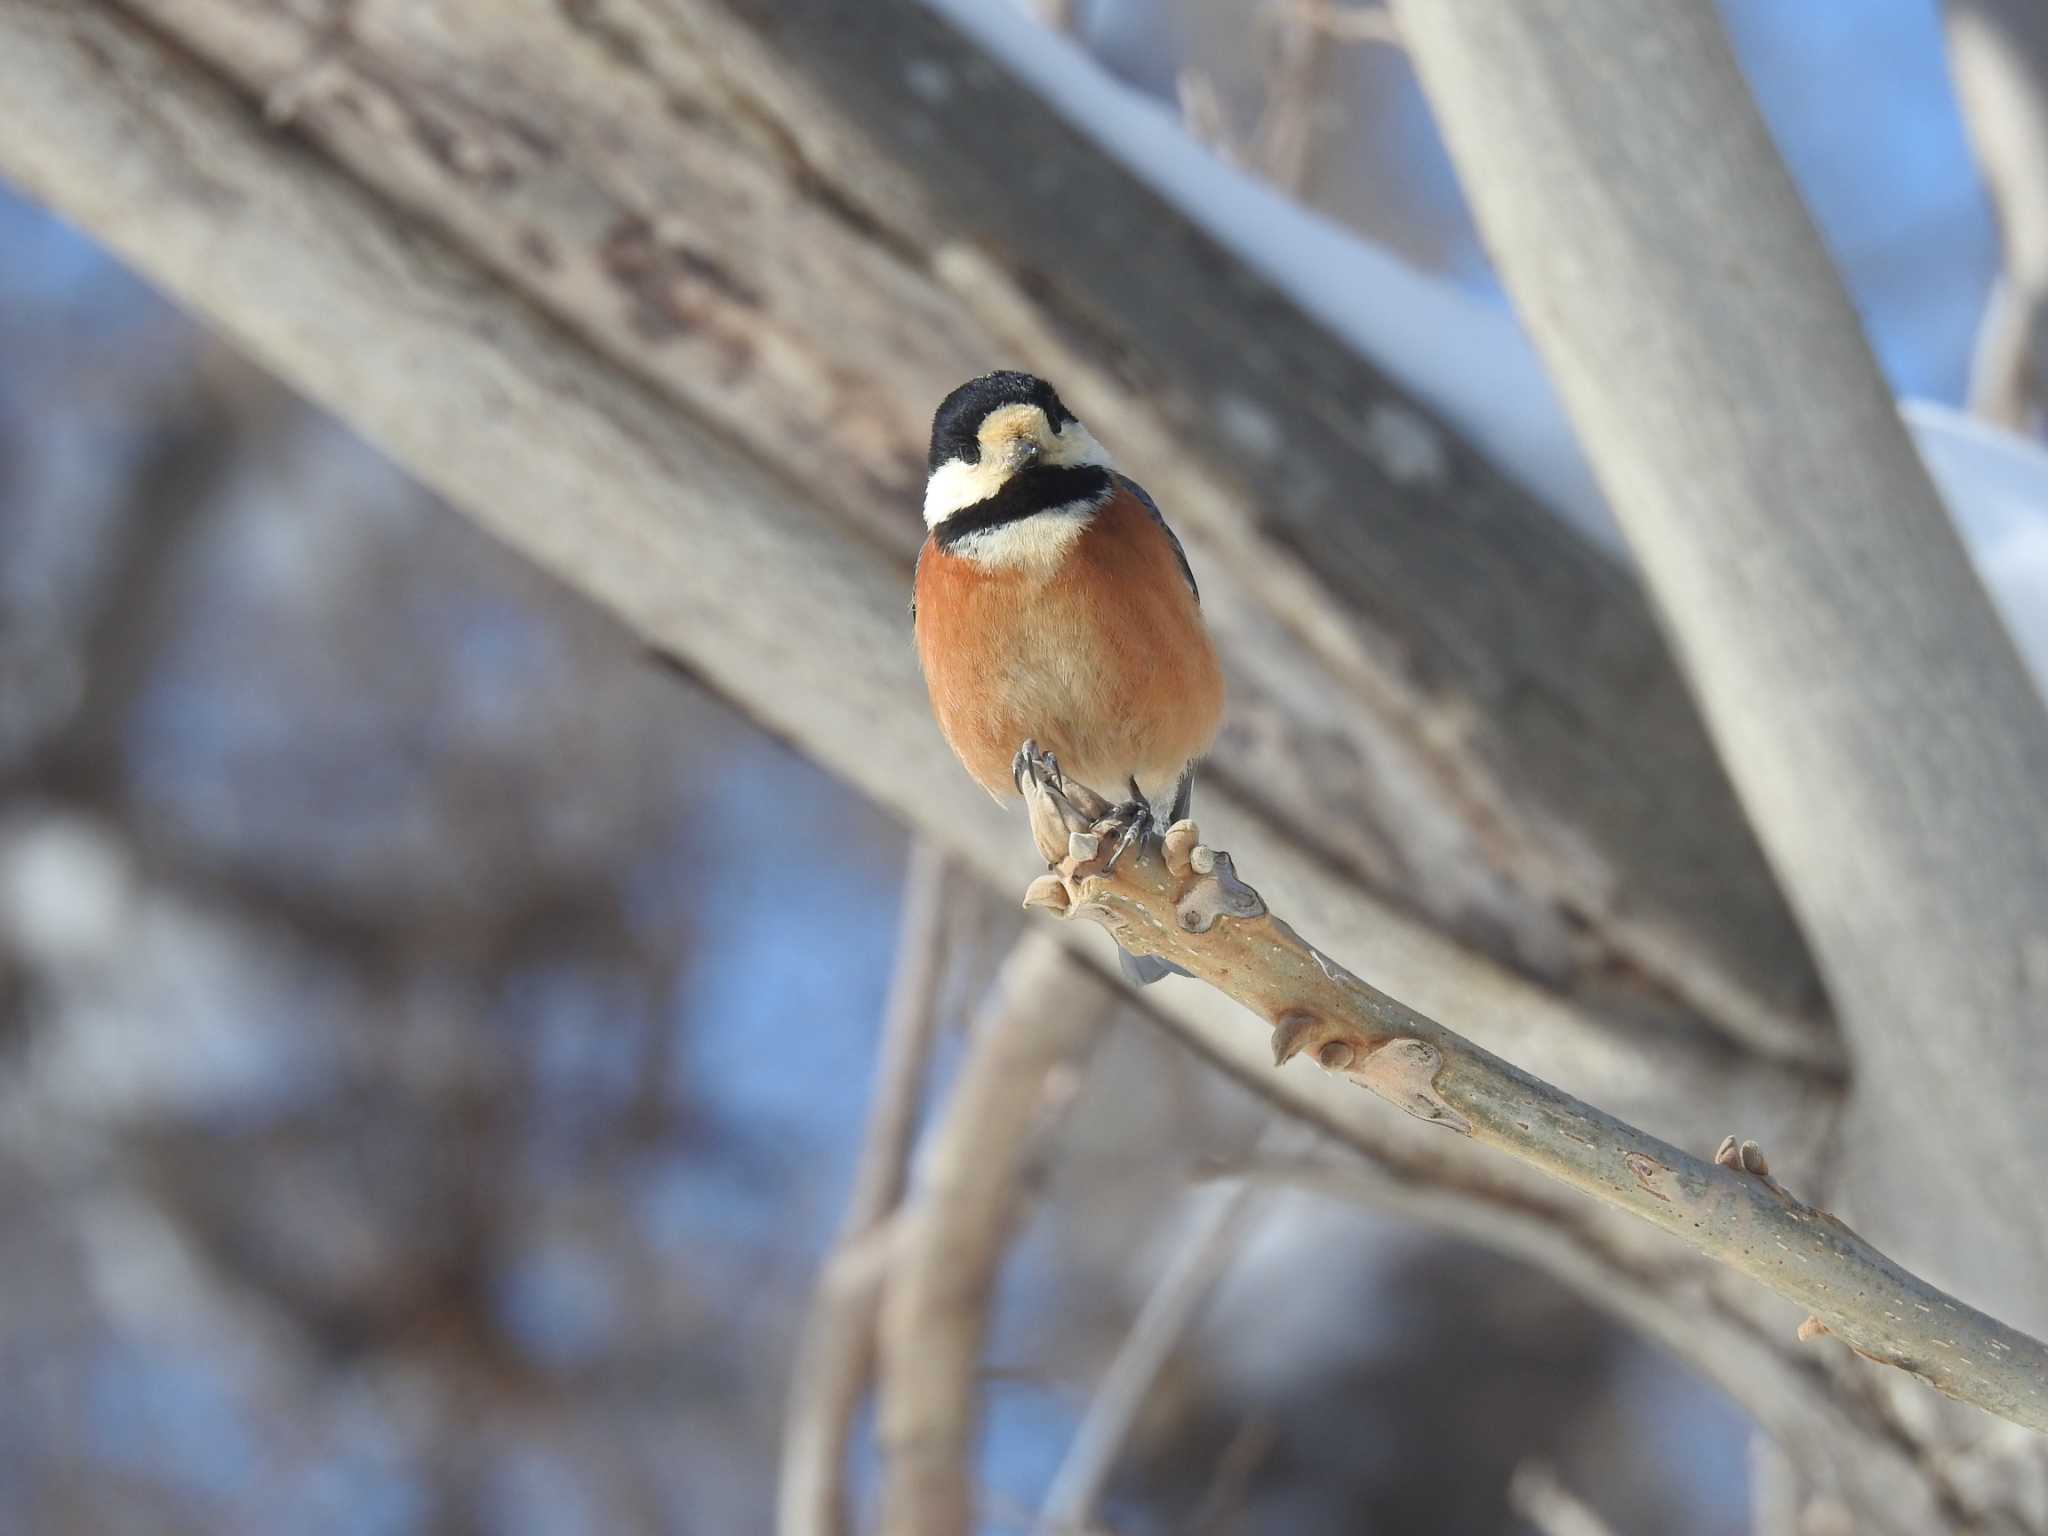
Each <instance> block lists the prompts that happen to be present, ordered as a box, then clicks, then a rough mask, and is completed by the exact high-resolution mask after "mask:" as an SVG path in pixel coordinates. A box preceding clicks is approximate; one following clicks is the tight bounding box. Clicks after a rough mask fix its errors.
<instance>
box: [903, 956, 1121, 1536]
mask: <svg viewBox="0 0 2048 1536" xmlns="http://www.w3.org/2000/svg"><path fill="white" fill-rule="evenodd" d="M1115 997H1116V994H1115V993H1114V992H1112V991H1111V990H1110V988H1109V987H1108V986H1106V985H1105V984H1104V983H1103V982H1102V981H1101V980H1100V979H1099V978H1098V977H1097V976H1096V975H1095V974H1094V973H1093V972H1092V971H1090V970H1089V969H1088V968H1087V967H1086V966H1085V965H1083V964H1081V963H1080V961H1078V960H1077V959H1076V958H1075V957H1074V956H1073V955H1072V954H1070V953H1068V951H1067V948H1066V946H1065V945H1063V944H1059V943H1055V942H1053V941H1052V939H1051V936H1050V935H1048V934H1045V933H1030V932H1027V933H1026V934H1025V935H1024V937H1023V938H1022V940H1020V941H1019V943H1018V945H1017V947H1016V949H1015V950H1014V951H1013V952H1012V953H1011V955H1010V957H1009V959H1008V960H1006V961H1005V962H1004V963H1003V969H1002V972H1001V974H1000V975H999V976H998V977H997V978H996V985H995V991H994V993H993V995H992V996H991V997H990V999H989V1002H988V1005H987V1007H986V1008H985V1009H984V1010H983V1013H982V1016H981V1017H980V1019H979V1020H977V1022H976V1025H975V1028H974V1031H973V1036H972V1039H971V1041H970V1043H969V1045H968V1051H967V1058H966V1060H965V1061H963V1062H962V1063H961V1066H960V1071H959V1075H958V1077H957V1078H956V1079H955V1081H954V1084H953V1088H952V1090H951V1092H950V1093H948V1095H947V1097H946V1105H945V1109H944V1110H943V1111H942V1112H941V1113H940V1115H939V1118H938V1120H937V1121H936V1122H935V1123H934V1124H933V1126H932V1128H931V1130H930V1131H929V1132H928V1133H927V1134H926V1137H925V1139H924V1142H923V1143H922V1145H921V1146H920V1148H919V1151H918V1160H917V1162H918V1166H917V1173H916V1179H915V1187H914V1189H913V1192H912V1194H911V1197H910V1199H909V1201H908V1202H907V1203H906V1204H905V1206H904V1207H903V1209H902V1210H901V1211H900V1212H899V1213H898V1214H897V1216H896V1218H895V1220H894V1222H893V1224H892V1231H891V1234H890V1238H889V1257H888V1259H887V1264H888V1274H887V1276H886V1278H885V1280H884V1282H883V1284H884V1294H883V1298H882V1316H881V1324H882V1326H881V1351H880V1372H879V1380H878V1383H877V1386H878V1393H877V1395H878V1398H879V1405H878V1412H877V1415H876V1417H877V1420H878V1428H879V1439H880V1441H881V1448H882V1458H883V1463H884V1470H883V1479H882V1531H883V1533H884V1536H965V1533H966V1532H967V1531H968V1530H970V1529H972V1528H973V1517H974V1481H973V1454H972V1453H973V1448H974V1432H975V1423H976V1413H975V1406H976V1400H977V1398H978V1396H979V1388H980V1367H981V1345H982V1339H983V1336H984V1334H985V1333H986V1331H987V1325H988V1303H989V1297H990V1295H991V1293H992V1291H993V1290H994V1287H995V1278H996V1269H997V1266H998V1264H999V1262H1000V1260H1001V1258H1002V1254H1003V1246H1004V1243H1005V1241H1006V1240H1007V1238H1008V1237H1009V1234H1010V1228H1011V1224H1012V1221H1013V1219H1014V1217H1015V1214H1016V1209H1017V1205H1018V1201H1019V1194H1020V1191H1021V1190H1022V1188H1023V1187H1024V1183H1025V1181H1024V1179H1023V1177H1022V1174H1023V1170H1024V1167H1025V1164H1026V1161H1027V1159H1028V1156H1029V1153H1030V1149H1031V1146H1032V1143H1033V1140H1034V1137H1033V1132H1034V1130H1035V1129H1036V1128H1037V1126H1038V1124H1039V1122H1040V1118H1041V1108H1042V1105H1043V1103H1044V1100H1045V1097H1046V1089H1047V1088H1048V1087H1049V1086H1050V1085H1051V1083H1052V1081H1053V1079H1054V1078H1055V1076H1056V1074H1057V1073H1058V1072H1059V1070H1060V1069H1061V1068H1062V1067H1064V1066H1066V1065H1067V1064H1068V1063H1069V1062H1071V1061H1072V1060H1073V1059H1074V1058H1075V1057H1077V1056H1078V1055H1080V1054H1081V1052H1082V1051H1083V1050H1084V1049H1085V1048H1086V1047H1087V1045H1088V1044H1089V1043H1090V1042H1091V1041H1092V1040H1093V1038H1094V1036H1095V1033H1096V1031H1097V1029H1098V1027H1099V1026H1100V1025H1101V1023H1102V1021H1103V1019H1104V1017H1105V1015H1106V1014H1107V1013H1108V1011H1109V1008H1110V1005H1111V1004H1112V1003H1113V1002H1114V1001H1115Z"/></svg>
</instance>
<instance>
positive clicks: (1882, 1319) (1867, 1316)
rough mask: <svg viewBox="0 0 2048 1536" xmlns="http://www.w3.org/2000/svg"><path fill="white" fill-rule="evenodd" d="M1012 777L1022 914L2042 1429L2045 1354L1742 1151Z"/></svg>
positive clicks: (1075, 797)
mask: <svg viewBox="0 0 2048 1536" xmlns="http://www.w3.org/2000/svg"><path fill="white" fill-rule="evenodd" d="M1020 782H1021V787H1022V788H1023V790H1024V795H1025V802H1026V806H1027V808H1028V810H1029V811H1030V816H1031V828H1032V835H1033V839H1034V841H1035V842H1036V843H1037V844H1038V849H1039V852H1040V853H1041V854H1043V855H1044V856H1045V859H1046V861H1047V863H1048V864H1050V865H1051V866H1052V873H1050V874H1047V875H1042V876H1040V877H1039V878H1038V879H1037V880H1036V881H1034V882H1033V883H1032V885H1031V888H1030V889H1029V890H1028V891H1027V892H1026V893H1025V897H1024V904H1025V905H1026V906H1027V907H1042V908H1045V909H1046V910H1048V911H1051V912H1054V913H1056V914H1058V915H1060V916H1062V917H1070V918H1071V917H1085V918H1088V919H1090V920H1092V921H1094V922H1098V923H1100V924H1102V926H1103V927H1105V928H1107V929H1108V930H1109V931H1110V933H1111V934H1112V935H1113V936H1114V937H1115V939H1116V941H1117V942H1118V943H1119V944H1121V945H1122V946H1123V947H1124V948H1125V949H1127V950H1129V951H1130V952H1131V953H1132V954H1136V955H1157V956H1159V957H1161V958H1163V959H1166V960H1170V961H1172V962H1173V963H1174V964H1176V965H1178V966H1180V967H1181V968H1182V969H1183V970H1185V971H1187V972H1188V973H1189V974H1190V975H1192V976H1194V977H1195V978H1197V979H1198V980H1201V981H1206V982H1208V983H1209V984H1210V985H1211V986H1213V987H1216V988H1217V989H1219V990H1220V991H1223V992H1225V993H1227V994H1228V995H1229V996H1231V997H1232V998H1234V999H1236V1000H1237V1001H1238V1002H1240V1003H1242V1004H1243V1005H1244V1006H1245V1007H1247V1008H1249V1009H1250V1010H1251V1011H1252V1012H1254V1013H1256V1014H1258V1015H1259V1016H1260V1017H1261V1018H1264V1019H1265V1020H1267V1022H1268V1023H1269V1024H1271V1026H1272V1029H1273V1056H1274V1060H1275V1062H1276V1063H1279V1064H1284V1063H1285V1062H1287V1061H1289V1060H1291V1059H1292V1058H1293V1057H1295V1056H1307V1057H1308V1058H1309V1059H1311V1060H1313V1061H1314V1062H1315V1063H1316V1064H1317V1065H1318V1066H1320V1067H1322V1068H1323V1069H1324V1070H1325V1071H1327V1072H1330V1073H1332V1074H1334V1075H1336V1076H1341V1077H1344V1078H1348V1079H1349V1080H1350V1081H1352V1082H1354V1083H1357V1084H1358V1085H1359V1086H1360V1087H1364V1088H1369V1089H1371V1090H1372V1091H1373V1092H1374V1093H1376V1094H1378V1095H1379V1096H1380V1097H1381V1098H1384V1099H1386V1100H1388V1101H1389V1102H1390V1103H1392V1104H1394V1105H1395V1106H1397V1107H1398V1108H1400V1109H1402V1110H1404V1111H1406V1112H1407V1113H1408V1114H1411V1115H1414V1116H1416V1117H1417V1118H1418V1119H1422V1120H1426V1121H1429V1122H1431V1123H1432V1124H1436V1125H1441V1126H1443V1127H1445V1128H1446V1129H1448V1130H1452V1131H1455V1132H1457V1133H1458V1134H1460V1135H1462V1136H1469V1137H1471V1138H1472V1139H1473V1140H1474V1141H1476V1142H1480V1143H1483V1144H1485V1145H1487V1146H1491V1147H1495V1148H1498V1149H1499V1150H1501V1151H1503V1152H1506V1153H1507V1154H1508V1155H1509V1156H1511V1157H1514V1158H1516V1159H1518V1160H1520V1161H1522V1162H1525V1163H1528V1164H1529V1165H1531V1166H1532V1167H1535V1168H1537V1169H1539V1170H1541V1171H1542V1172H1544V1173H1547V1174H1549V1175H1550V1176H1552V1177H1553V1178H1556V1179H1559V1180H1562V1181H1563V1182H1564V1183H1566V1184H1569V1185H1571V1186H1573V1187H1574V1188H1576V1189H1580V1190H1583V1191H1584V1192H1586V1193H1587V1194H1590V1195H1594V1196H1596V1197H1598V1198H1599V1199H1601V1200H1604V1201H1606V1202H1608V1203H1609V1204H1611V1205H1616V1206H1620V1207H1621V1208H1623V1209H1624V1210H1628V1211H1632V1212H1634V1213H1635V1214H1636V1215H1638V1216H1641V1217H1643V1218H1644V1219H1645V1220H1647V1221H1650V1222H1652V1223H1654V1224H1655V1225H1656V1226H1659V1227H1662V1228H1663V1229H1664V1230H1665V1231H1667V1232H1670V1233H1672V1234H1673V1235H1674V1236H1676V1237H1679V1238H1682V1239H1683V1240H1684V1241H1685V1242H1687V1243H1688V1244H1690V1245H1691V1246H1692V1247H1694V1248H1696V1249H1697V1250H1699V1251H1700V1252H1701V1253H1703V1254H1705V1255H1706V1256H1707V1257H1709V1258H1711V1259H1714V1260H1716V1261H1717V1262H1719V1263H1722V1264H1725V1265H1727V1266H1728V1267H1729V1268H1731V1269H1734V1270H1736V1271H1738V1272H1740V1273H1742V1274H1745V1275H1748V1276H1750V1277H1751V1278H1752V1279H1754V1280H1758V1281H1760V1282H1762V1283H1763V1284H1764V1285H1766V1286H1768V1287H1769V1288H1770V1289H1771V1290H1773V1291H1775V1292H1777V1293H1778V1294H1779V1295H1781V1296H1784V1297H1787V1298H1788V1299H1790V1300H1792V1301H1794V1302H1796V1303H1798V1304H1799V1305H1800V1306H1802V1307H1804V1308H1806V1309H1807V1311H1808V1312H1809V1313H1810V1314H1811V1317H1810V1318H1809V1320H1808V1323H1807V1324H1806V1325H1805V1326H1804V1327H1802V1329H1801V1336H1802V1337H1811V1336H1817V1335H1818V1334H1819V1333H1820V1332H1821V1331H1823V1330H1824V1331H1825V1332H1828V1333H1832V1334H1835V1335H1836V1336H1837V1337H1839V1338H1840V1339H1841V1340H1842V1341H1843V1342H1844V1343H1846V1344H1848V1345H1849V1346H1850V1347H1851V1348H1853V1349H1855V1350H1856V1351H1857V1352H1858V1353H1859V1354H1862V1355H1864V1356H1866V1357H1867V1358H1869V1359H1872V1360H1875V1361H1878V1362H1880V1363H1883V1364H1886V1365H1894V1366H1897V1367H1898V1368H1899V1369H1901V1370H1903V1371H1907V1372H1909V1373H1911V1374H1912V1375H1915V1376H1918V1377H1919V1378H1920V1379H1921V1380H1923V1381H1925V1382H1926V1383H1927V1384H1928V1385H1929V1386H1932V1387H1934V1388H1935V1389H1936V1390H1938V1391H1940V1392H1943V1393H1946V1394H1947V1395H1948V1396H1950V1397H1953V1398H1957V1399H1959V1400H1961V1401H1963V1402H1967V1403H1972V1404H1975V1405H1976V1406H1977V1407H1979V1408H1982V1409H1984V1410H1986V1411H1987V1412H1990V1413H1994V1414H1997V1415H1999V1416H2000V1417H2002V1418H2006V1419H2010V1420H2011V1421H2012V1422H2014V1423H2016V1424H2021V1425H2025V1426H2026V1427H2028V1428H2030V1429H2035V1430H2042V1431H2048V1346H2044V1345H2043V1344H2041V1342H2040V1341H2038V1340H2036V1339H2033V1338H2030V1337H2028V1336H2027V1335H2026V1334H2023V1333H2020V1332H2018V1331H2017V1330H2015V1329H2012V1328H2009V1327H2007V1326H2006V1325H2005V1324H2003V1323H2001V1322H1999V1321H1997V1320H1996V1319H1994V1318H1991V1317H1987V1316H1986V1315H1985V1314H1983V1313H1981V1312H1979V1311H1977V1310H1976V1309H1974V1308H1972V1307H1969V1306H1966V1305H1964V1304H1963V1303H1962V1302H1960V1301H1957V1300H1956V1299H1955V1298H1954V1297H1951V1296H1949V1295H1946V1294H1945V1293H1943V1292H1942V1291H1939V1290H1937V1289H1935V1288H1934V1287H1933V1286H1931V1285H1929V1284H1928V1283H1927V1282H1926V1281H1924V1280H1922V1279H1920V1278H1919V1277H1918V1276H1916V1275H1913V1274H1910V1273H1908V1272H1907V1271H1906V1270H1904V1269H1902V1268H1900V1267H1899V1265H1897V1264H1895V1263H1893V1262H1892V1261H1891V1260H1890V1259H1889V1258H1887V1257H1885V1255H1884V1254H1882V1253H1880V1252H1878V1251H1877V1250H1876V1249H1875V1248H1873V1247H1872V1246H1871V1245H1870V1244H1869V1243H1867V1242H1865V1241H1864V1240H1863V1239H1862V1238H1861V1237H1859V1236H1858V1235H1857V1234H1856V1233H1855V1232H1854V1231H1852V1230H1850V1228H1849V1227H1847V1226H1846V1225H1844V1224H1843V1223H1842V1222H1841V1221H1839V1220H1837V1219H1836V1218H1835V1217H1834V1216H1833V1215H1831V1214H1829V1213H1828V1212H1826V1211H1824V1210H1820V1209H1817V1208H1815V1207H1813V1206H1810V1205H1807V1204H1805V1203H1803V1202H1802V1201H1800V1200H1798V1199H1797V1198H1796V1197H1794V1196H1793V1195H1792V1194H1791V1193H1790V1192H1788V1191H1787V1190H1786V1189H1785V1188H1784V1187H1783V1186H1782V1185H1780V1184H1779V1183H1778V1182H1777V1181H1776V1180H1775V1179H1773V1178H1772V1177H1771V1176H1770V1170H1769V1166H1768V1165H1767V1164H1766V1162H1765V1161H1764V1158H1763V1156H1762V1154H1761V1153H1760V1152H1759V1151H1758V1149H1757V1147H1756V1145H1755V1143H1753V1142H1745V1143H1737V1142H1736V1140H1735V1138H1733V1137H1730V1138H1729V1139H1728V1140H1727V1141H1725V1142H1724V1143H1723V1144H1722V1146H1721V1148H1720V1150H1719V1151H1718V1152H1717V1153H1716V1154H1715V1156H1714V1160H1713V1162H1712V1163H1708V1162H1706V1161H1703V1160H1701V1159H1699V1158H1696V1157H1694V1156H1692V1155H1690V1154H1689V1153H1686V1152H1682V1151H1680V1150H1679V1149H1678V1148H1676V1147H1674V1146H1671V1145H1670V1144H1668V1143H1666V1142H1663V1141H1660V1140H1658V1139H1657V1138H1656V1137H1654V1136H1651V1135H1649V1134H1647V1133H1646V1132H1644V1131H1640V1130H1638V1129H1636V1127H1634V1126H1632V1125H1629V1124H1627V1123H1626V1122H1624V1121H1621V1120H1617V1119H1616V1118H1614V1117H1613V1116H1612V1115H1609V1114H1606V1113H1605V1112H1603V1111H1601V1110H1599V1109H1596V1108H1594V1107H1593V1106H1592V1105H1590V1104H1586V1103H1583V1102H1581V1101H1580V1100H1578V1099H1575V1098H1573V1097H1572V1096H1571V1095H1570V1094H1568V1093H1565V1092H1564V1091H1563V1090H1561V1089H1559V1088H1555V1087H1553V1086H1552V1085H1551V1084H1549V1083H1546V1082H1544V1081H1542V1080H1541V1079H1539V1078H1536V1077H1532V1076H1531V1075H1530V1074H1528V1073H1526V1072H1524V1071H1522V1070H1521V1069H1520V1068H1518V1067H1516V1066H1514V1065H1512V1064H1511V1063H1509V1062H1507V1061H1503V1060H1502V1059H1501V1058H1500V1057H1498V1056H1495V1055H1494V1054H1493V1053H1492V1052H1490V1051H1486V1050H1483V1049H1481V1048H1480V1047H1478V1046H1476V1045H1474V1044H1472V1043H1471V1042H1470V1041H1469V1040H1466V1039H1464V1038H1463V1037H1462V1036H1460V1035H1457V1034H1455V1033H1453V1032H1452V1031H1451V1030H1449V1029H1446V1028H1445V1027H1444V1026H1443V1025H1441V1024H1439V1023H1437V1022H1436V1021H1435V1020H1434V1019H1430V1018H1426V1017H1424V1016H1423V1015H1422V1014H1419V1013H1417V1012H1415V1011H1414V1010H1413V1009H1411V1008H1409V1007H1407V1006H1405V1005H1404V1004H1402V1003H1400V1002H1397V1001H1396V1000H1395V999H1393V998H1391V997H1388V996H1387V995H1386V994H1385V993H1383V992H1380V991H1379V990H1377V989H1376V988H1374V987H1371V986H1369V985H1367V984H1366V983H1365V982H1363V981H1361V980H1360V979H1359V978H1358V977H1356V976H1354V975H1353V974H1352V973H1351V972H1350V971H1348V970H1346V969H1345V968H1344V967H1343V966H1341V965H1339V964H1338V963H1337V962H1336V961H1334V960H1332V959H1331V958H1330V957H1329V956H1327V955H1325V954H1323V953H1322V952H1321V951H1320V950H1318V949H1317V948H1316V947H1315V946H1314V945H1312V944H1310V943H1308V942H1307V941H1306V940H1304V939H1303V938H1302V937H1301V936H1300V935H1299V934H1297V933H1296V932H1295V931H1294V930H1293V929H1292V928H1290V927H1289V926H1288V925H1287V924H1286V923H1285V922H1283V921H1281V919H1280V918H1278V917H1276V916H1275V915H1273V913H1272V912H1271V911H1270V910H1269V909H1268V907H1267V906H1266V903H1265V901H1264V900H1263V899H1262V898H1261V897H1260V895H1259V893H1258V892H1257V891H1255V890H1253V889H1252V888H1251V887H1250V886H1249V885H1247V884H1245V883H1244V882H1243V881H1242V880H1240V879H1238V877H1237V874H1236V871H1235V869H1234V868H1233V867H1232V865H1231V860H1230V855H1228V854H1227V853H1219V852H1218V851H1216V850H1215V849H1213V848H1209V847H1206V846H1204V845H1203V844H1202V843H1201V841H1200V835H1199V833H1198V831H1197V829H1196V827H1195V825H1194V823H1193V822H1187V821H1183V822H1179V823H1176V824H1175V825H1174V826H1172V827H1170V828H1168V829H1167V830H1166V832H1165V833H1164V834H1163V836H1162V835H1158V834H1151V833H1148V834H1147V835H1146V836H1144V837H1142V838H1140V839H1139V840H1138V841H1137V842H1136V843H1135V844H1134V845H1133V846H1132V847H1131V848H1130V849H1129V850H1128V851H1127V852H1125V853H1124V854H1123V855H1122V857H1120V858H1118V857H1114V856H1113V855H1114V854H1115V851H1116V848H1117V845H1118V842H1119V841H1120V840H1119V839H1118V838H1117V837H1116V836H1115V835H1114V833H1113V832H1112V831H1111V830H1110V828H1111V825H1112V824H1111V823H1108V822H1106V821H1105V820H1104V818H1105V817H1106V816H1107V815H1108V813H1109V809H1110V807H1109V804H1108V802H1107V801H1105V800H1103V799H1102V797H1101V796H1100V795H1098V794H1096V793H1095V792H1094V791H1092V790H1090V789H1088V788H1086V787H1084V786H1082V785H1079V784H1076V783H1074V782H1073V781H1071V780H1067V779H1064V778H1063V777H1062V776H1061V775H1060V774H1059V771H1058V768H1057V765H1056V764H1054V763H1053V762H1052V760H1051V759H1050V758H1048V757H1045V756H1042V755H1040V754H1038V753H1037V752H1036V751H1035V749H1031V748H1027V755H1026V757H1025V759H1024V760H1023V766H1022V772H1021V775H1020ZM1112 866H1113V867H1112ZM1901 1155H1910V1152H1908V1151H1905V1150H1902V1154H1901Z"/></svg>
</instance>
